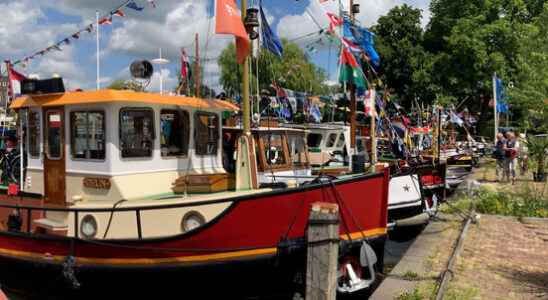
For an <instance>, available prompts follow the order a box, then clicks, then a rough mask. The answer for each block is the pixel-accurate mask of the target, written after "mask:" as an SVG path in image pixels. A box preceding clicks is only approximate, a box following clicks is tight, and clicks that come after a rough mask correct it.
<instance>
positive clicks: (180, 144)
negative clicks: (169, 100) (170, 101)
mask: <svg viewBox="0 0 548 300" xmlns="http://www.w3.org/2000/svg"><path fill="white" fill-rule="evenodd" d="M160 130H161V135H160V145H161V146H160V149H161V151H162V156H181V155H187V153H188V143H189V140H188V130H189V119H188V112H186V111H183V110H176V109H162V110H161V111H160Z"/></svg>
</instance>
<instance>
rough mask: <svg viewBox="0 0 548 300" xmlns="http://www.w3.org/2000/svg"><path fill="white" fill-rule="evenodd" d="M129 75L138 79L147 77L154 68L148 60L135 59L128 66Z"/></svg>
mask: <svg viewBox="0 0 548 300" xmlns="http://www.w3.org/2000/svg"><path fill="white" fill-rule="evenodd" d="M129 71H130V72H131V76H133V78H138V79H149V78H150V77H152V74H153V73H154V68H153V67H152V64H151V63H150V62H149V61H148V60H136V61H134V62H132V63H131V65H130V67H129Z"/></svg>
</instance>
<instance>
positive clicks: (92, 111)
mask: <svg viewBox="0 0 548 300" xmlns="http://www.w3.org/2000/svg"><path fill="white" fill-rule="evenodd" d="M76 113H86V115H87V114H89V113H100V114H102V115H103V122H102V124H103V136H104V140H103V142H104V145H103V147H104V149H103V151H104V157H103V158H80V157H74V150H75V147H74V142H75V138H74V133H75V130H76V126H74V125H75V124H74V121H75V120H74V117H73V115H74V114H76ZM69 118H70V158H71V160H73V161H97V162H104V161H106V159H107V121H106V118H107V113H106V111H105V110H100V109H93V110H92V109H90V110H86V109H78V110H73V111H70V113H69Z"/></svg>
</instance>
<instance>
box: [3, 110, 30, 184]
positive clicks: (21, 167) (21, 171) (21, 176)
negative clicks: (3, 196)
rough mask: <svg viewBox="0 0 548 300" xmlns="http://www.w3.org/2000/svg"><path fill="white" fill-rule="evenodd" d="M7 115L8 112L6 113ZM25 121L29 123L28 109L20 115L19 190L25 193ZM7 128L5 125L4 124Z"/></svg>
mask: <svg viewBox="0 0 548 300" xmlns="http://www.w3.org/2000/svg"><path fill="white" fill-rule="evenodd" d="M6 113H7V112H6ZM23 114H25V118H23ZM23 121H25V122H28V109H25V110H23V111H21V113H20V114H19V135H20V138H19V149H20V150H19V190H20V191H24V190H25V178H24V175H25V172H24V165H23V160H24V159H23V158H24V157H25V154H24V150H25V149H24V147H23V141H24V140H25V135H24V132H23ZM4 126H5V124H4Z"/></svg>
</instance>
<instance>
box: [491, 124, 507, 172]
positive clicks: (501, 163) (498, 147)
mask: <svg viewBox="0 0 548 300" xmlns="http://www.w3.org/2000/svg"><path fill="white" fill-rule="evenodd" d="M505 145H506V140H505V139H504V135H503V134H502V133H500V132H499V133H497V140H496V141H495V149H494V151H493V158H495V159H496V160H497V166H496V169H495V172H496V176H497V181H499V182H501V181H502V179H503V178H504V170H505V157H504V147H505Z"/></svg>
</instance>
